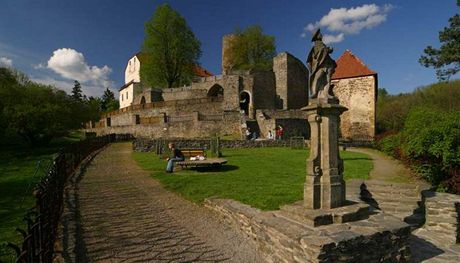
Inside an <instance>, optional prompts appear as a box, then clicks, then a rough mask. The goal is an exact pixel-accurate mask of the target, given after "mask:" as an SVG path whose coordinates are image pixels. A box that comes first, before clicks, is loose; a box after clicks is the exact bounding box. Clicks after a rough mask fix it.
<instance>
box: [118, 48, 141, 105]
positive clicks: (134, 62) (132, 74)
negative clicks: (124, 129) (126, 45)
mask: <svg viewBox="0 0 460 263" xmlns="http://www.w3.org/2000/svg"><path fill="white" fill-rule="evenodd" d="M141 60H142V55H141V54H140V53H137V54H136V55H134V56H133V57H132V58H131V59H129V60H128V64H127V65H126V69H125V85H123V86H122V87H121V88H120V89H119V98H118V100H119V101H120V109H122V108H126V107H128V106H131V105H132V104H133V99H134V95H135V94H136V93H138V92H142V87H141V84H140V82H141V77H140V68H141Z"/></svg>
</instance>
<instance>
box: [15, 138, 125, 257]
mask: <svg viewBox="0 0 460 263" xmlns="http://www.w3.org/2000/svg"><path fill="white" fill-rule="evenodd" d="M131 139H133V137H132V135H130V134H110V135H106V136H101V137H95V138H89V139H86V140H83V141H80V142H77V143H74V144H72V145H69V146H68V147H66V148H64V149H62V150H61V151H60V152H59V153H58V154H57V156H56V158H55V159H54V160H53V161H52V163H51V165H50V166H49V169H47V171H46V172H45V175H44V177H43V178H42V179H41V181H40V182H39V183H38V184H37V186H36V187H35V189H34V191H33V195H34V197H35V200H36V203H35V206H34V207H32V208H31V209H29V210H28V211H27V212H26V215H25V217H24V220H25V221H26V224H27V229H19V228H17V229H16V230H17V231H18V232H19V233H20V234H21V235H22V237H23V241H22V244H20V245H16V244H13V243H8V244H7V247H9V248H11V249H12V250H13V251H14V252H15V253H16V255H15V262H38V263H42V262H52V261H53V256H54V242H55V240H56V238H57V230H58V226H59V220H60V216H61V214H62V211H63V201H64V200H63V193H64V187H65V183H66V181H67V179H68V178H69V176H70V175H71V174H72V173H73V172H75V170H76V168H77V167H78V166H79V164H80V163H81V162H82V161H83V160H84V159H86V158H87V157H89V156H90V154H91V153H93V152H95V151H97V150H99V149H101V148H102V147H104V146H105V145H107V144H108V143H111V142H114V141H125V140H131Z"/></svg>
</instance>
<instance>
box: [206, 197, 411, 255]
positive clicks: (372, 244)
mask: <svg viewBox="0 0 460 263" xmlns="http://www.w3.org/2000/svg"><path fill="white" fill-rule="evenodd" d="M205 205H206V206H207V207H208V208H210V209H212V210H214V211H216V212H217V213H218V214H219V216H220V217H222V218H223V219H224V220H225V221H226V222H228V223H230V224H231V225H233V226H236V227H237V228H239V229H240V230H241V231H243V232H244V233H245V234H247V235H249V236H250V237H251V238H252V240H254V242H256V244H257V246H258V247H259V249H260V250H261V252H262V253H263V254H264V255H265V258H266V260H267V261H268V262H410V256H411V254H410V248H409V244H408V238H409V235H410V226H409V225H408V224H406V223H404V222H402V221H401V220H399V219H398V218H396V217H393V216H391V215H388V214H385V213H376V214H371V215H369V217H368V218H367V219H364V220H359V221H353V222H346V223H337V224H329V225H322V226H319V227H312V226H309V225H307V224H305V222H303V221H300V220H298V219H297V218H296V217H295V216H294V217H289V216H286V214H283V215H280V213H282V211H272V212H270V211H267V212H264V211H261V210H259V209H256V208H253V207H250V206H248V205H245V204H242V203H239V202H237V201H234V200H228V199H207V200H206V201H205ZM288 209H289V208H288ZM359 210H360V209H359V208H358V211H359ZM304 212H305V211H304ZM305 213H306V212H305ZM358 214H359V213H358ZM345 218H346V216H342V219H345Z"/></svg>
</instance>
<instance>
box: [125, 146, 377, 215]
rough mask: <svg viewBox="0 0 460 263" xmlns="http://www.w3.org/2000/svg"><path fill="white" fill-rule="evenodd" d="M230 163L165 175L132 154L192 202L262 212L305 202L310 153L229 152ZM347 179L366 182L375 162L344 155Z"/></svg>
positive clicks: (147, 158)
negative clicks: (213, 201) (216, 200)
mask: <svg viewBox="0 0 460 263" xmlns="http://www.w3.org/2000/svg"><path fill="white" fill-rule="evenodd" d="M223 152H224V155H225V158H226V159H227V160H228V164H227V165H224V166H223V167H222V169H221V170H220V171H203V170H202V171H196V170H182V171H178V172H176V173H174V174H173V175H169V174H166V173H165V172H164V169H165V166H166V162H165V161H164V160H160V159H159V158H158V157H157V156H156V155H155V154H153V153H139V152H135V153H133V157H134V159H135V160H136V161H137V162H138V164H139V165H140V166H141V167H142V168H143V169H145V170H148V171H151V172H152V176H153V177H154V178H156V179H158V180H159V181H160V182H161V183H162V184H163V185H164V186H165V187H166V188H167V189H170V190H173V191H176V192H179V193H180V194H181V195H182V196H184V197H185V198H187V199H189V200H191V201H193V202H202V201H203V200H204V199H205V198H207V197H211V196H218V197H221V198H231V199H235V200H238V201H240V202H243V203H245V204H249V205H251V206H254V207H258V208H261V209H264V210H273V209H278V208H279V206H280V205H283V204H287V203H292V202H295V201H297V200H300V199H302V196H303V183H304V181H305V160H306V156H307V155H308V152H307V150H293V149H290V148H255V149H225V150H224V151H223ZM341 156H342V158H343V159H344V161H345V178H346V179H349V178H367V177H368V175H369V172H370V170H371V169H372V161H371V160H370V159H369V157H368V156H367V155H365V154H361V153H352V152H342V153H341Z"/></svg>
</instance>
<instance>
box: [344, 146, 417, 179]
mask: <svg viewBox="0 0 460 263" xmlns="http://www.w3.org/2000/svg"><path fill="white" fill-rule="evenodd" d="M347 150H348V151H352V152H360V153H365V154H367V155H369V156H370V157H371V158H372V164H373V166H374V167H373V169H372V171H371V173H370V175H369V179H371V180H381V181H388V182H394V183H415V182H417V183H422V184H423V182H422V181H421V180H420V179H417V178H416V177H415V176H414V175H413V173H412V172H411V170H410V169H408V168H407V167H405V166H404V165H403V164H402V163H401V162H399V161H398V160H395V159H393V158H391V157H388V156H386V155H384V154H383V153H381V152H379V151H377V150H373V149H368V148H347Z"/></svg>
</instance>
